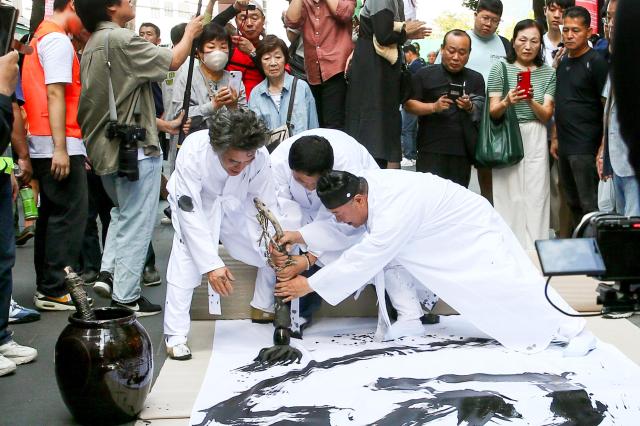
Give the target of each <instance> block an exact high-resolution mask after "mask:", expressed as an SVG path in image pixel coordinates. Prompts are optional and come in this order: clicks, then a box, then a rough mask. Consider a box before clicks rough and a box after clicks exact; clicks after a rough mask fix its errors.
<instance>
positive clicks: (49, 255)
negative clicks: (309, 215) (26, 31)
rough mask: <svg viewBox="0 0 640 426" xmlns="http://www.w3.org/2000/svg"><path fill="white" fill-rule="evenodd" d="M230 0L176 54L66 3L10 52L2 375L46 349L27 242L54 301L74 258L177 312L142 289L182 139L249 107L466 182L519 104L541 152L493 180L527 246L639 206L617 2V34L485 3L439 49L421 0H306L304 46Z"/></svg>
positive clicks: (183, 33)
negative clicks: (40, 339) (39, 340)
mask: <svg viewBox="0 0 640 426" xmlns="http://www.w3.org/2000/svg"><path fill="white" fill-rule="evenodd" d="M215 3H216V1H215V0H210V1H209V2H208V4H207V6H206V9H205V12H204V14H203V15H202V16H199V17H196V18H194V19H192V20H191V21H190V22H189V23H182V24H178V25H176V26H175V27H174V28H173V29H172V31H171V41H172V48H171V49H168V48H165V47H161V46H160V44H161V34H160V28H159V27H158V26H156V25H155V24H153V23H143V24H141V25H140V27H139V31H138V32H137V33H135V32H132V31H131V30H129V29H127V28H126V25H127V23H128V22H130V21H131V20H132V19H133V18H134V17H135V9H134V8H133V7H132V5H131V3H130V2H129V1H128V0H100V1H92V0H75V1H71V0H55V2H54V5H53V9H54V12H53V15H52V16H51V17H49V18H46V19H45V20H44V21H43V22H42V23H41V24H40V25H39V27H38V28H37V29H36V30H35V33H34V34H33V35H32V37H31V39H30V45H31V47H32V48H33V53H32V54H31V55H26V56H25V57H24V60H23V61H22V62H21V72H18V71H17V68H18V55H17V54H16V53H9V54H8V55H5V56H3V57H1V58H0V107H1V108H2V122H1V123H0V124H1V125H2V127H1V129H0V130H1V133H0V153H2V152H4V151H5V148H6V146H7V145H8V144H9V143H11V147H12V154H13V157H14V158H13V159H15V164H16V166H17V167H16V168H15V170H14V165H13V164H14V161H13V159H11V158H10V157H11V154H10V155H9V158H4V157H3V158H2V160H1V161H0V167H2V169H3V171H2V172H1V173H0V196H1V197H2V200H1V207H0V244H1V246H2V247H0V248H1V250H0V253H1V254H0V375H1V374H7V373H9V372H11V371H13V370H15V365H16V364H20V363H25V362H29V361H31V360H32V359H34V358H35V356H36V351H35V350H34V349H32V348H29V347H26V346H20V345H18V344H17V343H15V342H14V341H13V340H12V337H11V334H10V332H9V331H8V330H7V326H8V323H9V322H13V323H19V322H28V321H33V320H37V319H39V317H40V314H39V313H38V312H37V311H34V310H32V309H29V308H27V307H23V306H20V305H18V304H17V303H15V302H14V301H13V299H12V298H11V292H12V290H11V288H12V280H11V269H12V267H13V263H14V259H15V244H16V243H18V244H24V243H25V242H26V241H27V240H28V239H29V238H31V237H35V239H34V241H35V245H34V248H35V249H34V259H33V262H34V268H35V271H36V277H37V278H36V283H35V286H34V297H33V303H34V305H35V307H36V308H37V309H38V310H39V311H47V310H73V309H75V308H74V306H73V303H72V300H71V298H70V296H69V294H68V292H67V290H66V289H65V287H64V277H65V273H64V267H66V266H68V265H72V266H74V268H76V269H77V270H79V271H81V272H82V273H83V277H84V278H85V280H86V281H87V282H89V283H91V282H94V283H95V284H94V289H95V291H96V294H98V295H100V296H104V297H107V298H109V299H110V300H111V301H112V302H111V303H112V304H113V305H121V306H125V307H127V308H130V309H132V310H134V311H136V312H137V313H138V315H153V314H157V313H159V312H161V310H162V309H161V306H160V304H158V303H153V302H150V301H148V300H147V299H146V298H145V297H144V296H143V293H142V287H141V284H144V285H158V284H160V283H161V277H160V276H159V274H158V271H157V269H156V266H155V255H154V251H153V246H152V244H151V238H152V233H153V228H154V224H155V218H156V211H157V208H158V201H159V199H160V197H165V198H166V181H167V177H168V176H169V175H170V173H171V172H172V171H173V164H175V160H176V156H177V152H178V148H179V143H180V141H181V140H182V139H181V138H180V137H179V134H180V133H182V134H189V133H193V132H196V131H199V130H203V129H210V128H211V127H212V123H213V122H214V121H215V120H216V118H217V117H218V116H221V115H225V114H231V113H232V111H234V110H243V111H253V113H255V115H256V116H257V117H258V118H259V119H260V120H262V121H263V122H264V124H265V126H266V129H267V130H268V131H269V132H271V133H272V135H273V134H275V133H277V132H280V131H281V129H283V128H285V130H286V133H285V134H286V136H293V135H295V134H299V133H301V132H304V131H307V130H312V129H315V128H329V129H337V130H341V131H344V132H345V133H347V134H348V135H349V136H351V137H353V138H354V139H355V140H357V141H358V142H359V143H360V144H362V145H363V146H364V147H365V148H366V149H367V150H368V152H369V153H370V154H371V155H372V157H373V158H374V159H375V160H376V162H377V163H378V165H379V166H380V167H382V168H400V166H403V167H413V166H415V169H416V171H417V172H430V173H433V174H436V175H439V176H441V177H443V178H446V179H450V180H451V181H453V182H455V183H457V184H459V185H462V186H464V187H468V186H469V184H470V180H471V177H472V175H473V165H474V145H475V142H476V138H477V134H478V126H479V123H480V121H481V117H482V115H483V113H484V111H485V109H488V111H489V113H490V115H491V118H492V119H493V120H495V121H500V120H501V119H502V117H503V116H504V114H505V111H506V110H507V109H508V108H513V109H514V110H515V112H516V116H517V120H518V125H519V128H520V132H521V135H522V141H523V147H524V158H523V159H522V161H520V162H519V163H518V164H516V165H513V166H510V167H506V168H500V169H493V170H492V169H482V168H480V169H478V170H477V176H478V181H479V185H480V190H481V192H482V195H483V196H485V197H486V198H487V200H488V201H489V202H491V203H492V204H493V205H494V207H495V209H496V210H497V211H498V212H499V213H500V214H501V215H502V217H503V218H504V219H505V221H506V222H507V224H508V225H509V226H510V227H511V229H512V230H513V231H514V233H515V235H516V236H517V238H518V240H519V241H520V243H521V244H522V245H523V247H525V248H526V249H531V248H533V243H534V241H535V240H538V239H546V238H549V237H550V236H554V235H557V234H560V235H561V236H569V235H570V233H571V231H572V229H573V228H574V227H575V226H576V225H577V223H578V222H579V221H580V220H581V218H582V217H583V215H585V214H586V213H589V212H593V211H597V210H598V209H599V203H598V202H599V198H600V201H602V200H601V199H602V198H603V188H605V186H606V185H609V186H610V187H612V188H613V189H614V191H613V193H614V194H615V200H614V202H613V203H612V204H611V203H610V204H609V205H610V207H609V209H610V210H612V211H615V212H617V213H619V214H624V215H636V216H638V215H640V189H639V185H638V180H637V176H636V175H635V172H634V169H633V168H632V167H631V165H630V164H629V161H628V149H627V148H626V145H625V143H624V140H623V137H622V135H621V132H620V127H619V125H618V120H617V117H618V108H617V103H616V95H615V93H614V91H613V85H612V84H610V79H608V69H609V66H610V64H611V61H613V60H615V59H614V58H615V57H614V56H612V55H610V50H611V47H610V46H611V43H610V41H611V39H613V37H615V34H614V32H613V24H614V20H615V11H616V7H617V3H618V0H608V1H607V2H606V5H605V11H604V12H605V13H604V16H605V18H604V21H603V24H604V28H605V37H604V40H605V42H604V43H602V42H598V40H596V38H595V29H593V28H591V16H590V14H589V12H588V11H587V10H586V9H585V8H582V7H576V6H575V0H546V2H545V16H546V22H545V23H540V22H536V21H533V20H530V19H524V20H522V21H520V22H518V23H517V24H516V26H515V28H514V30H513V33H512V34H503V35H499V34H498V30H499V27H500V23H501V22H502V21H501V20H502V14H503V5H502V2H501V0H479V2H478V7H477V9H476V11H475V13H474V23H473V28H469V29H465V28H460V29H450V31H448V32H447V33H446V35H445V36H444V38H443V40H442V44H441V48H440V49H439V51H434V52H428V53H427V54H426V55H425V57H426V60H425V59H423V58H422V57H421V55H420V50H419V47H420V46H419V45H418V44H417V43H412V41H415V40H420V39H423V38H425V37H429V36H430V35H431V29H430V28H428V27H427V26H426V25H425V23H424V22H422V21H419V20H417V19H416V6H417V2H416V1H415V0H404V1H400V0H367V1H363V2H361V1H356V0H290V1H289V6H288V8H287V9H286V10H284V11H283V14H282V21H283V23H284V26H285V28H286V31H287V37H288V41H289V42H290V44H289V45H288V44H287V43H286V42H285V41H284V40H281V39H279V38H278V37H276V36H275V35H271V34H269V30H270V29H269V28H266V27H265V23H266V19H265V13H264V10H263V6H262V2H261V1H256V0H236V1H235V3H234V4H233V5H232V6H231V7H228V8H226V9H225V10H223V11H222V12H221V13H219V14H218V15H217V16H212V13H213V8H214V5H215ZM232 21H233V22H234V24H231V22H232ZM270 25H275V24H274V23H271V24H270ZM70 36H72V37H73V43H72V41H71V40H70ZM507 37H508V38H507ZM192 44H193V45H194V46H195V51H194V52H195V53H194V57H191V58H189V56H190V54H191V52H192V50H191V47H192ZM594 44H595V45H596V46H598V50H596V49H594V48H592V46H593V45H594ZM602 46H604V47H602ZM189 60H192V61H193V62H194V65H193V69H190V67H189V66H188V64H189ZM522 71H530V73H531V74H530V75H531V77H530V80H531V89H530V90H529V91H528V92H527V91H524V90H521V89H520V88H519V85H518V78H519V77H518V76H519V74H520V73H521V72H522ZM20 76H21V78H22V85H20V82H19V81H18V80H19V77H20ZM504 86H508V87H509V91H508V92H506V93H505V92H503V87H504ZM21 87H22V88H23V89H24V90H23V92H22V91H21ZM187 87H190V92H189V103H188V109H187V110H186V111H185V110H184V97H185V91H187ZM185 115H186V117H188V119H186V118H184V116H185ZM23 117H24V118H25V119H26V120H25V121H23V120H22V118H23ZM218 121H220V120H218ZM223 121H224V120H223ZM114 135H115V136H114ZM116 136H117V137H116ZM116 140H120V142H116ZM124 140H129V141H130V142H132V143H131V144H129V145H127V146H125V145H126V144H125V143H124V142H122V141H124ZM163 159H164V160H167V161H168V164H169V166H168V168H166V169H165V170H164V173H163ZM123 161H124V162H125V163H126V164H128V165H129V166H130V169H128V170H123V168H122V164H123ZM165 175H166V176H165ZM16 179H17V181H16ZM599 182H600V183H599ZM18 183H19V185H20V186H21V187H23V188H25V187H30V188H32V190H33V192H34V194H35V197H36V199H37V200H38V205H39V216H38V219H37V221H36V222H35V224H31V223H30V222H27V221H25V226H24V228H23V229H22V230H20V229H17V233H14V213H13V211H12V209H11V206H12V205H13V201H14V200H15V198H16V193H17V190H16V189H17V186H18ZM416 190H417V191H419V190H420V189H419V188H416ZM599 191H600V194H599ZM12 197H13V199H12ZM603 205H604V204H603V203H600V208H601V209H602V208H603V207H602V206H603ZM563 206H564V208H563ZM98 218H99V219H100V222H101V224H102V235H101V237H100V236H99V235H98V226H97V222H96V221H97V219H98ZM163 221H165V222H169V223H170V217H167V218H164V219H163ZM34 228H35V232H34ZM101 243H102V244H101ZM101 245H102V249H101V248H100V246H101ZM157 302H160V301H157Z"/></svg>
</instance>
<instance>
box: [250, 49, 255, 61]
mask: <svg viewBox="0 0 640 426" xmlns="http://www.w3.org/2000/svg"><path fill="white" fill-rule="evenodd" d="M249 56H250V57H251V59H255V58H256V51H255V50H254V51H253V52H251V53H249Z"/></svg>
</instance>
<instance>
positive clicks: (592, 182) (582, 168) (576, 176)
mask: <svg viewBox="0 0 640 426" xmlns="http://www.w3.org/2000/svg"><path fill="white" fill-rule="evenodd" d="M558 173H559V177H560V186H561V187H562V189H563V190H564V194H565V197H566V199H567V204H568V205H569V210H571V221H572V224H571V225H572V226H571V228H572V231H571V232H573V229H574V228H575V227H576V226H577V225H578V223H580V220H582V217H583V216H584V215H585V214H587V213H591V212H594V211H597V210H598V171H597V169H596V156H595V155H592V154H577V155H561V156H560V159H559V160H558Z"/></svg>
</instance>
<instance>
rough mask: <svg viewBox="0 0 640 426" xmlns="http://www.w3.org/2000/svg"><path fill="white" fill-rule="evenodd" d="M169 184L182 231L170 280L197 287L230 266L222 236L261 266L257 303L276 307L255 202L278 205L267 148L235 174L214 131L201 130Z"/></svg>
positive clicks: (236, 254)
mask: <svg viewBox="0 0 640 426" xmlns="http://www.w3.org/2000/svg"><path fill="white" fill-rule="evenodd" d="M167 189H168V191H169V204H170V206H171V212H172V216H171V217H172V223H173V226H174V228H175V230H176V233H175V235H174V239H173V246H172V248H171V256H170V258H169V266H168V269H167V281H168V282H169V283H170V284H172V285H175V286H178V287H180V288H183V289H192V288H195V287H197V286H198V285H199V284H200V281H201V278H202V275H203V274H206V273H207V272H209V271H213V270H215V269H218V268H221V267H223V266H224V262H223V261H222V259H221V258H220V255H219V253H218V242H219V241H220V242H222V244H223V245H224V247H225V248H226V249H227V251H228V252H229V254H230V255H231V256H232V257H233V258H234V259H237V260H239V261H241V262H244V263H246V264H249V265H253V266H256V267H258V268H259V279H258V280H257V282H256V291H255V293H254V299H253V301H252V303H251V304H252V306H254V307H256V308H259V309H262V310H271V311H272V310H273V300H274V297H273V286H274V284H275V275H274V273H273V270H272V269H271V268H270V267H269V266H268V265H267V264H266V261H265V257H264V252H263V251H262V249H261V247H259V244H258V240H259V237H260V226H259V224H258V222H257V220H256V214H257V211H256V208H255V206H254V204H253V198H254V197H259V198H260V199H261V200H262V201H263V202H265V203H266V204H267V206H269V207H270V208H275V207H276V205H277V201H276V195H275V187H274V184H273V176H272V173H271V166H270V159H269V153H268V152H267V150H266V149H264V148H262V149H259V150H258V151H256V157H255V159H254V160H253V161H252V162H251V164H249V166H247V167H246V168H245V169H244V170H243V171H242V173H240V174H239V175H238V176H229V174H228V173H227V172H226V171H225V170H224V168H223V167H222V164H221V162H220V158H219V157H218V155H217V154H216V153H215V152H214V151H213V148H212V147H211V144H210V142H209V132H208V131H207V130H202V131H199V132H196V133H194V134H192V135H190V136H189V137H188V138H187V139H186V140H185V142H184V144H183V145H182V148H181V149H180V153H179V155H178V157H177V159H176V169H175V171H174V173H173V174H172V175H171V178H170V179H169V182H168V184H167ZM181 197H188V199H190V200H191V204H192V205H193V208H192V211H187V210H189V209H186V210H185V209H184V208H181V206H180V205H181V203H180V202H179V200H180V199H181ZM185 200H186V198H185ZM182 204H184V203H182Z"/></svg>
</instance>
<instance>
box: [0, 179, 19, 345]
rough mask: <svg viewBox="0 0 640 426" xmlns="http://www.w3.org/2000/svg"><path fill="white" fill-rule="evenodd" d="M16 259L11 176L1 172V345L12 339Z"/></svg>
mask: <svg viewBox="0 0 640 426" xmlns="http://www.w3.org/2000/svg"><path fill="white" fill-rule="evenodd" d="M15 260H16V239H15V231H14V229H13V200H12V199H11V176H10V175H8V174H6V173H0V345H4V344H5V343H7V342H9V341H10V340H11V332H10V331H9V330H8V329H7V327H8V325H9V307H10V305H11V292H12V291H13V280H12V276H11V269H12V268H13V265H14V264H15Z"/></svg>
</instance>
